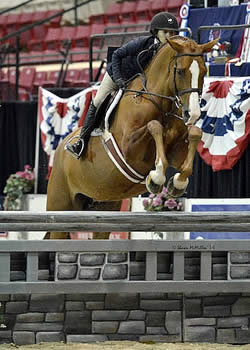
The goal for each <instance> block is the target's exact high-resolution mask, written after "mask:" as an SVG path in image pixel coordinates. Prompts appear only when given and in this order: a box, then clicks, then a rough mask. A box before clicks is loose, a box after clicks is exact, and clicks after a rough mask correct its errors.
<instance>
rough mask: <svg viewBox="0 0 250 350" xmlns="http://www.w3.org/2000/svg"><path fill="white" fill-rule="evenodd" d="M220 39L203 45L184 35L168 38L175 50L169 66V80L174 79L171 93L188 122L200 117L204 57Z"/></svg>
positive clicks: (204, 67) (204, 70)
mask: <svg viewBox="0 0 250 350" xmlns="http://www.w3.org/2000/svg"><path fill="white" fill-rule="evenodd" d="M217 41H218V39H216V40H213V41H211V42H208V43H206V44H203V45H198V44H197V43H196V42H195V41H193V40H191V39H187V38H184V37H176V38H172V39H168V43H169V45H170V46H171V48H172V49H173V50H174V52H173V53H172V55H173V56H172V60H171V62H170V66H169V77H168V79H169V82H171V81H172V84H170V85H171V89H172V91H171V93H172V95H173V96H175V97H176V99H177V106H178V108H180V107H181V108H182V115H183V118H184V120H185V122H187V123H188V124H193V123H194V122H195V121H196V120H197V119H198V118H199V117H200V113H201V111H200V103H199V100H200V99H199V97H200V95H201V92H202V86H203V80H204V76H205V74H206V66H205V62H204V58H203V54H204V53H205V52H209V51H210V50H211V48H212V47H213V46H214V45H215V43H216V42H217Z"/></svg>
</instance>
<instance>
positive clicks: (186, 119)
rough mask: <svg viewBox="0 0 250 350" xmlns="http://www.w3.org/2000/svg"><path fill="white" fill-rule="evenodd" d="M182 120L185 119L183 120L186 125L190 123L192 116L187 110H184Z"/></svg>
mask: <svg viewBox="0 0 250 350" xmlns="http://www.w3.org/2000/svg"><path fill="white" fill-rule="evenodd" d="M182 118H183V120H184V123H185V124H186V123H187V121H188V120H189V118H190V114H189V112H188V111H187V110H184V111H183V112H182Z"/></svg>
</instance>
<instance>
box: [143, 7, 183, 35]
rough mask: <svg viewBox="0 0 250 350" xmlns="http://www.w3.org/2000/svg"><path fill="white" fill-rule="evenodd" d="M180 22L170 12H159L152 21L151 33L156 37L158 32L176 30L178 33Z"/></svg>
mask: <svg viewBox="0 0 250 350" xmlns="http://www.w3.org/2000/svg"><path fill="white" fill-rule="evenodd" d="M178 28H179V26H178V21H177V19H176V17H175V16H174V15H172V14H171V13H169V12H159V13H157V14H156V15H155V16H154V17H153V18H152V21H151V24H150V32H151V33H152V34H153V35H156V34H157V32H158V30H160V29H162V30H173V31H175V30H176V33H178Z"/></svg>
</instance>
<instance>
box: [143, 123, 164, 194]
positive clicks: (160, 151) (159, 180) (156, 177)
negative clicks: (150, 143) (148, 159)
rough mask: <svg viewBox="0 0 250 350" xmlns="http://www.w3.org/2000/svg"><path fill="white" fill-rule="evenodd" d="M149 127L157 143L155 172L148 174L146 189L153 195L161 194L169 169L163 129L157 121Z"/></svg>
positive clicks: (148, 125) (149, 124)
mask: <svg viewBox="0 0 250 350" xmlns="http://www.w3.org/2000/svg"><path fill="white" fill-rule="evenodd" d="M147 127H148V131H149V132H150V134H151V135H152V137H153V139H154V141H155V145H156V157H155V170H151V171H150V173H149V174H148V176H147V178H146V187H147V190H148V191H149V192H151V193H159V192H160V191H161V189H162V187H163V185H164V183H165V181H166V176H165V173H166V169H167V167H168V161H167V158H166V155H165V150H164V143H163V127H162V125H161V124H160V123H159V122H158V121H157V120H152V121H150V122H149V123H148V124H147Z"/></svg>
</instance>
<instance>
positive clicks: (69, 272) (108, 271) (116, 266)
mask: <svg viewBox="0 0 250 350" xmlns="http://www.w3.org/2000/svg"><path fill="white" fill-rule="evenodd" d="M128 266H129V254H128V253H57V254H56V263H55V280H57V281H61V280H76V281H79V280H81V281H98V280H100V281H108V280H128Z"/></svg>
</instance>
